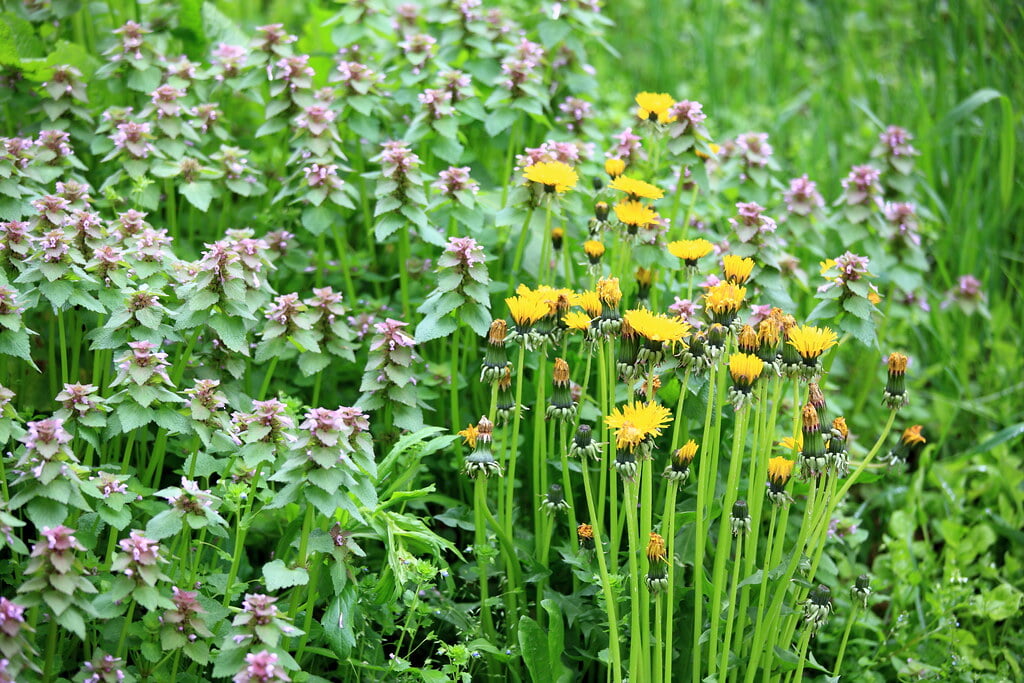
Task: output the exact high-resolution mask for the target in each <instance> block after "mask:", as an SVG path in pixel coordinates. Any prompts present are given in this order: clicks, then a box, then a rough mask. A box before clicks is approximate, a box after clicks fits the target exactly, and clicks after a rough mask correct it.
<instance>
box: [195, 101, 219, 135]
mask: <svg viewBox="0 0 1024 683" xmlns="http://www.w3.org/2000/svg"><path fill="white" fill-rule="evenodd" d="M188 113H189V114H191V115H192V116H194V117H195V118H197V119H199V130H201V131H203V132H204V133H205V132H206V131H208V130H209V129H210V126H212V125H213V124H214V123H216V121H217V120H218V119H219V118H220V117H221V115H222V113H223V112H221V110H220V109H218V105H217V103H216V102H210V103H207V104H200V105H198V106H196V107H192V108H191V109H189V110H188Z"/></svg>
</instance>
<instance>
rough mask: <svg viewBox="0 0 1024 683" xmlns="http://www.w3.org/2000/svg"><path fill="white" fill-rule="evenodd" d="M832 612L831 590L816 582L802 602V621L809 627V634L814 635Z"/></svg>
mask: <svg viewBox="0 0 1024 683" xmlns="http://www.w3.org/2000/svg"><path fill="white" fill-rule="evenodd" d="M831 613H832V591H831V590H830V589H829V587H828V586H826V585H824V584H818V586H817V587H816V588H812V589H811V592H810V593H808V594H807V600H806V602H804V623H805V624H806V625H807V627H808V628H810V629H811V635H812V636H813V635H815V634H816V633H817V632H818V629H820V628H821V627H822V626H824V625H825V622H826V621H828V617H829V615H830V614H831Z"/></svg>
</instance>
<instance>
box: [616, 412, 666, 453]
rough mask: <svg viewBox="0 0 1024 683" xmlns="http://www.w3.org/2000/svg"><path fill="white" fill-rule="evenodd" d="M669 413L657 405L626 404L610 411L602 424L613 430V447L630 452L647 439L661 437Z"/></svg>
mask: <svg viewBox="0 0 1024 683" xmlns="http://www.w3.org/2000/svg"><path fill="white" fill-rule="evenodd" d="M670 415H671V411H669V409H668V408H666V407H665V406H662V405H660V404H658V403H654V402H650V403H638V402H636V401H634V402H632V403H627V404H626V405H624V406H622V407H621V409H620V408H616V409H614V410H613V411H612V414H611V415H608V416H607V417H605V418H604V423H605V424H606V425H608V427H610V428H611V429H614V430H615V445H616V447H617V448H626V449H629V450H630V451H632V450H633V449H635V448H636V447H637V446H638V445H639V444H640V442H641V441H643V440H644V439H646V438H648V437H655V436H660V435H661V430H662V429H663V428H664V427H665V426H666V425H667V424H668V421H669V417H670Z"/></svg>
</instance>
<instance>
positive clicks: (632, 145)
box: [605, 128, 647, 166]
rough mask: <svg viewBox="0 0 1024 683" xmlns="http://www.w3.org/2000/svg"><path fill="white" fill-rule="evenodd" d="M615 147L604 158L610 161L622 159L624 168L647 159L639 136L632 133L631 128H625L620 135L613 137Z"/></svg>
mask: <svg viewBox="0 0 1024 683" xmlns="http://www.w3.org/2000/svg"><path fill="white" fill-rule="evenodd" d="M612 137H614V138H615V147H614V148H613V149H612V151H611V152H608V154H606V155H605V156H607V157H608V158H610V159H622V160H623V161H625V162H626V166H631V165H633V164H634V163H636V162H637V161H642V160H643V159H646V158H647V155H646V154H645V153H644V150H643V147H642V145H641V142H640V136H639V135H636V134H635V133H633V129H632V128H626V129H625V130H623V131H622V132H621V133H619V134H617V135H613V136H612Z"/></svg>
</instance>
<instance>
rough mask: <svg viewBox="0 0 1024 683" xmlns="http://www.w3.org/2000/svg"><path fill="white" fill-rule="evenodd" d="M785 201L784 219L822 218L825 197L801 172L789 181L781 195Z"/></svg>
mask: <svg viewBox="0 0 1024 683" xmlns="http://www.w3.org/2000/svg"><path fill="white" fill-rule="evenodd" d="M782 197H783V199H784V200H785V202H786V211H787V212H788V213H787V214H786V221H787V222H790V221H793V220H798V219H809V218H818V219H820V218H822V210H823V209H824V207H825V199H824V198H823V197H822V196H821V193H820V192H818V184H817V183H816V182H814V181H813V180H811V179H810V178H808V177H807V174H806V173H805V174H803V175H802V176H800V177H799V178H793V179H791V180H790V181H789V189H788V190H786V191H785V192H784V193H783V195H782Z"/></svg>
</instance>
